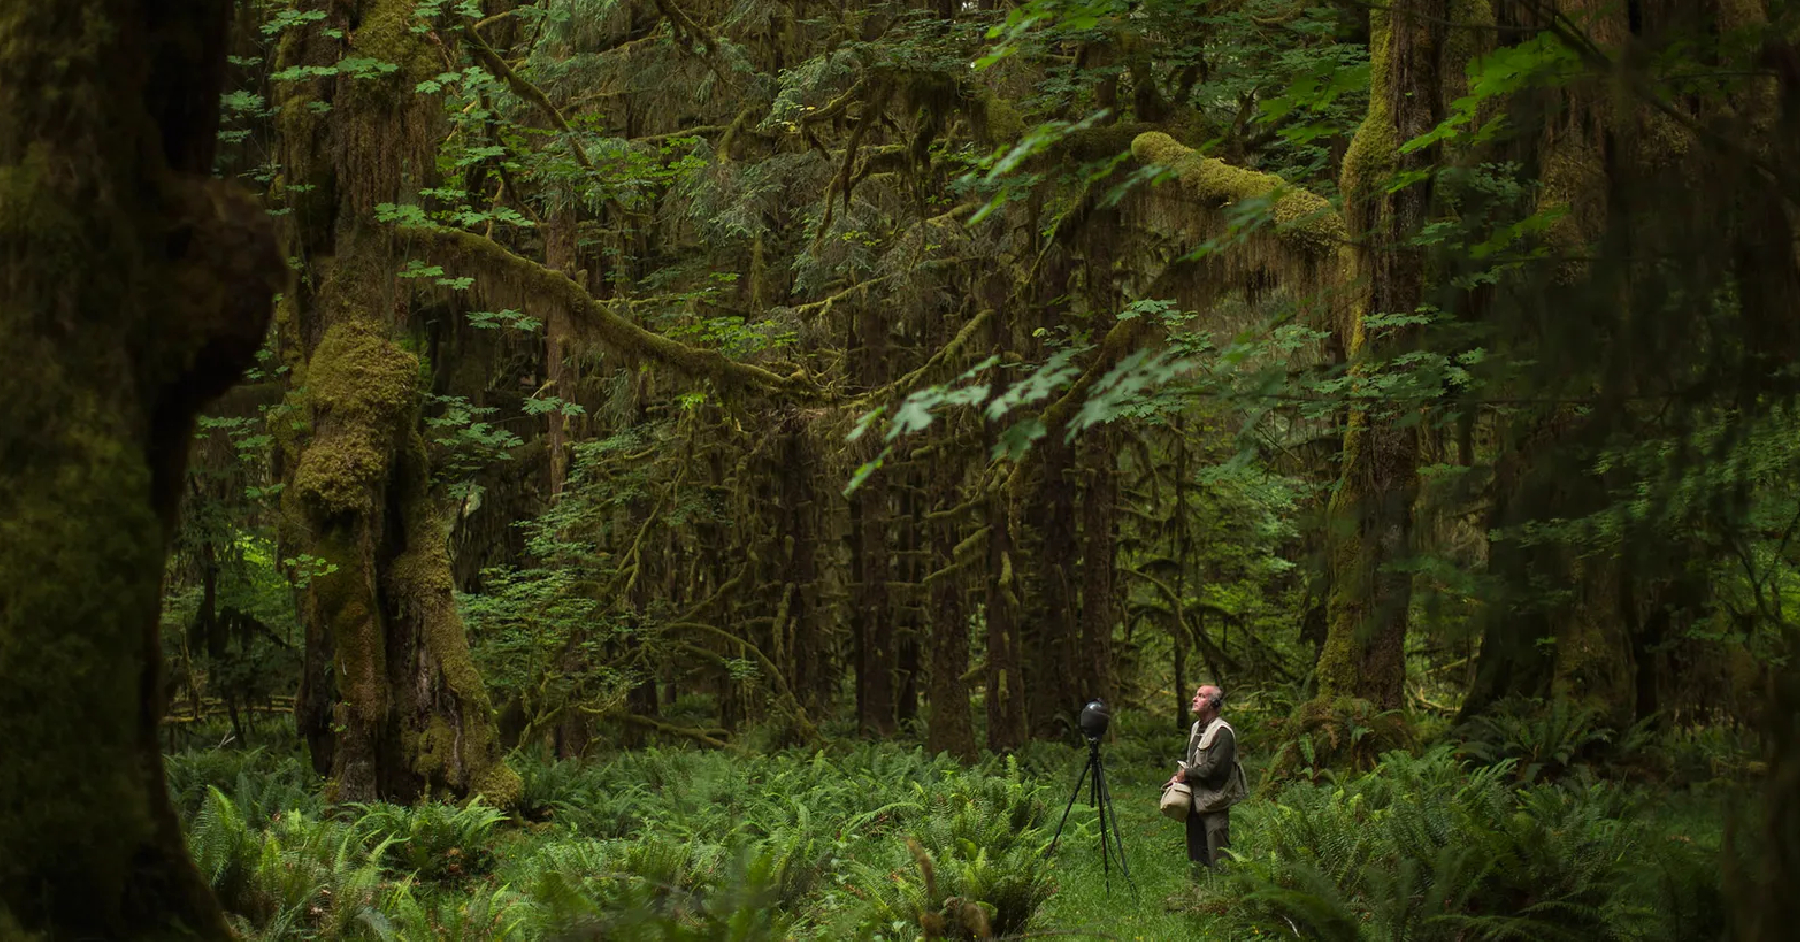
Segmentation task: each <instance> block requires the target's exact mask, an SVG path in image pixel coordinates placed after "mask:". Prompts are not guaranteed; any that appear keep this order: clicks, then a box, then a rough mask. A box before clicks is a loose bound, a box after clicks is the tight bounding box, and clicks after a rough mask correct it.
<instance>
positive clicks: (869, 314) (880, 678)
mask: <svg viewBox="0 0 1800 942" xmlns="http://www.w3.org/2000/svg"><path fill="white" fill-rule="evenodd" d="M882 313H883V312H882V311H880V310H879V309H877V308H875V307H873V306H871V307H869V308H867V309H866V310H864V311H862V312H861V313H859V314H858V315H857V321H858V325H857V331H856V333H857V335H858V338H859V340H860V350H861V355H860V357H859V360H860V364H861V366H862V369H861V370H860V371H859V372H858V375H859V376H864V377H867V380H866V381H867V382H868V383H869V384H870V385H872V386H880V385H882V384H883V383H885V382H886V376H887V364H886V356H887V353H886V350H887V330H888V327H887V323H886V321H885V319H884V318H883V316H882ZM888 480H889V475H888V472H886V471H877V472H876V473H875V474H874V475H872V476H871V477H870V478H869V479H868V480H867V481H865V482H864V483H863V486H862V487H861V488H859V489H858V490H857V491H856V494H855V496H854V497H852V498H851V520H852V523H851V542H852V559H853V561H854V566H855V572H856V586H855V590H854V593H855V603H854V614H853V618H854V625H855V631H856V718H857V723H858V725H859V726H861V728H862V730H863V732H864V733H868V734H873V735H877V736H888V735H891V734H892V733H893V732H894V722H895V718H896V710H895V688H894V666H895V663H894V659H895V654H896V645H895V639H894V613H893V611H892V610H891V608H890V599H889V593H888V580H889V579H891V578H892V575H891V573H890V560H889V555H888V532H887V531H888V526H889V523H890V518H891V515H890V513H889V510H888V501H889V494H888V491H889V487H888Z"/></svg>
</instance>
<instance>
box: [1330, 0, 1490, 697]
mask: <svg viewBox="0 0 1800 942" xmlns="http://www.w3.org/2000/svg"><path fill="white" fill-rule="evenodd" d="M1461 5H1462V4H1457V3H1454V2H1452V0H1397V2H1395V3H1393V4H1391V5H1388V6H1383V7H1378V8H1376V9H1375V10H1373V12H1372V13H1371V14H1370V32H1371V39H1370V49H1369V57H1370V78H1369V81H1370V90H1369V112H1368V116H1367V117H1366V118H1365V119H1364V120H1363V124H1362V127H1361V128H1359V129H1358V130H1357V133H1356V138H1355V140H1354V141H1353V142H1352V143H1351V145H1350V152H1349V154H1348V155H1347V156H1346V158H1345V165H1344V180H1343V190H1344V193H1345V197H1346V202H1347V208H1346V216H1347V217H1348V219H1347V221H1348V222H1349V226H1348V229H1349V232H1350V233H1351V237H1352V239H1353V240H1354V242H1355V246H1356V247H1355V248H1354V250H1353V254H1354V265H1353V269H1352V272H1353V278H1354V280H1355V283H1356V287H1357V289H1358V290H1359V291H1360V296H1359V297H1358V299H1357V301H1356V310H1355V311H1354V312H1353V313H1352V318H1353V320H1352V323H1351V324H1350V325H1349V326H1350V330H1351V342H1350V354H1351V357H1352V359H1353V360H1354V359H1359V358H1360V359H1362V360H1364V361H1365V362H1371V361H1373V362H1375V363H1377V364H1378V363H1379V361H1381V360H1385V359H1388V358H1390V357H1393V356H1395V355H1398V354H1400V353H1403V352H1405V351H1406V350H1407V349H1408V348H1409V347H1410V346H1412V345H1414V344H1416V343H1417V335H1416V329H1413V328H1394V327H1380V328H1377V327H1370V326H1367V325H1366V324H1365V322H1364V319H1365V318H1367V317H1372V316H1376V315H1396V314H1401V315H1410V314H1412V313H1413V312H1414V311H1415V310H1416V309H1417V308H1418V306H1419V304H1420V302H1421V301H1422V300H1423V297H1424V285H1425V264H1424V254H1423V250H1422V249H1420V248H1419V247H1416V246H1413V245H1410V244H1408V240H1409V239H1410V238H1411V237H1412V236H1413V235H1414V234H1415V233H1417V232H1418V231H1419V230H1420V228H1421V227H1422V226H1423V225H1424V223H1425V220H1426V214H1427V211H1428V209H1429V205H1430V184H1429V182H1417V183H1414V184H1412V185H1410V186H1407V187H1404V188H1402V189H1400V190H1398V191H1395V192H1391V193H1390V192H1388V190H1387V187H1386V183H1387V180H1388V177H1389V175H1390V173H1392V172H1394V171H1402V172H1404V171H1409V170H1418V169H1422V168H1424V167H1427V166H1429V165H1430V164H1431V162H1432V161H1433V160H1434V159H1435V153H1434V149H1432V148H1425V149H1422V150H1419V151H1414V152H1413V153H1411V154H1398V153H1397V150H1398V145H1399V144H1400V143H1402V142H1404V141H1407V140H1410V139H1412V138H1414V137H1417V136H1418V135H1420V134H1423V133H1424V132H1426V131H1428V130H1430V129H1431V128H1432V127H1433V126H1435V125H1436V124H1437V122H1438V120H1439V117H1440V112H1441V109H1442V106H1441V103H1440V96H1441V95H1443V94H1444V92H1443V90H1442V89H1441V88H1440V81H1441V78H1442V76H1443V74H1444V73H1443V71H1441V70H1442V61H1441V60H1442V58H1443V55H1442V54H1443V52H1444V45H1445V41H1446V30H1447V25H1446V24H1448V23H1450V22H1452V21H1453V15H1454V14H1455V13H1456V12H1457V11H1456V8H1457V7H1458V6H1461ZM1465 20H1466V17H1465ZM1451 67H1452V68H1454V69H1456V70H1457V72H1456V74H1458V75H1460V70H1461V64H1460V63H1454V64H1452V65H1451ZM1377 368H1379V367H1378V366H1377ZM1409 418H1413V419H1416V418H1417V417H1416V416H1413V417H1408V416H1405V415H1403V407H1402V406H1389V407H1382V406H1379V405H1373V406H1366V407H1363V408H1359V409H1357V410H1355V411H1353V412H1352V414H1351V416H1350V420H1349V429H1348V431H1347V432H1346V433H1345V435H1344V455H1343V475H1342V478H1341V479H1340V481H1339V482H1338V488H1337V492H1336V493H1335V494H1334V495H1333V496H1332V499H1331V505H1330V509H1329V512H1328V523H1327V526H1328V528H1329V534H1330V539H1331V540H1332V544H1333V545H1332V547H1331V551H1330V560H1331V561H1330V566H1331V601H1330V606H1329V623H1328V625H1327V635H1326V639H1325V644H1324V646H1323V648H1322V650H1321V651H1320V655H1319V665H1318V690H1319V697H1320V699H1321V700H1324V701H1327V702H1329V701H1333V700H1336V699H1339V698H1346V697H1349V698H1357V699H1363V700H1368V701H1370V702H1371V703H1372V704H1374V705H1375V706H1377V707H1379V708H1381V709H1394V708H1398V707H1400V706H1401V705H1402V704H1403V700H1404V692H1405V680H1406V660H1405V644H1406V625H1407V609H1408V607H1409V605H1410V603H1411V600H1412V576H1411V574H1410V573H1408V572H1404V571H1395V569H1394V568H1393V567H1394V564H1396V563H1400V562H1403V561H1404V559H1405V558H1406V557H1407V556H1408V555H1409V554H1410V553H1411V549H1412V525H1413V520H1412V515H1413V503H1414V500H1415V498H1416V496H1417V494H1418V481H1417V468H1418V463H1419V433H1418V426H1417V424H1416V422H1409V421H1408V419H1409Z"/></svg>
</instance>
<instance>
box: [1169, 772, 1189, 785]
mask: <svg viewBox="0 0 1800 942" xmlns="http://www.w3.org/2000/svg"><path fill="white" fill-rule="evenodd" d="M1186 781H1187V769H1176V770H1175V774H1174V775H1171V776H1169V784H1171V785H1173V784H1175V783H1176V782H1186Z"/></svg>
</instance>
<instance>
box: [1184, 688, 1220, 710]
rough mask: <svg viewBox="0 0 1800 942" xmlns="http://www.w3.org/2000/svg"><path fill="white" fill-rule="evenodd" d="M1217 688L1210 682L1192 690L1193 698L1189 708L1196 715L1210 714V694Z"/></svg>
mask: <svg viewBox="0 0 1800 942" xmlns="http://www.w3.org/2000/svg"><path fill="white" fill-rule="evenodd" d="M1218 689H1219V688H1217V687H1214V686H1213V685H1212V684H1201V685H1200V686H1199V687H1198V688H1196V689H1195V690H1194V700H1193V703H1192V704H1191V705H1190V707H1189V709H1191V710H1193V711H1194V713H1196V714H1198V715H1201V716H1210V715H1211V714H1212V713H1213V708H1212V695H1213V693H1214V692H1215V691H1217V690H1218Z"/></svg>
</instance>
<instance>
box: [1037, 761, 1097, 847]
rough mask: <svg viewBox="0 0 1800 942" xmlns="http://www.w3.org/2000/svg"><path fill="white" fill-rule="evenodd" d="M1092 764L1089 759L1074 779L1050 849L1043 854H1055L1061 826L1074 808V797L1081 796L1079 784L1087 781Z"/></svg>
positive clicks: (1066, 822)
mask: <svg viewBox="0 0 1800 942" xmlns="http://www.w3.org/2000/svg"><path fill="white" fill-rule="evenodd" d="M1093 764H1094V763H1093V760H1092V759H1091V758H1090V759H1089V760H1088V764H1087V765H1084V766H1082V767H1081V774H1080V775H1079V776H1077V777H1076V779H1075V790H1074V791H1072V792H1070V793H1069V803H1068V804H1067V805H1065V806H1063V816H1062V820H1061V821H1058V822H1057V823H1056V834H1055V836H1053V837H1051V838H1050V849H1049V850H1047V851H1045V852H1044V853H1046V854H1053V853H1055V852H1056V842H1057V841H1058V840H1061V839H1062V830H1063V825H1065V824H1068V823H1069V812H1070V810H1072V809H1073V808H1074V807H1075V796H1077V795H1079V794H1081V783H1082V782H1085V781H1087V775H1088V769H1089V767H1091V766H1092V765H1093Z"/></svg>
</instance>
